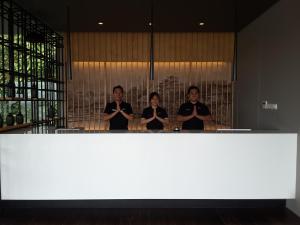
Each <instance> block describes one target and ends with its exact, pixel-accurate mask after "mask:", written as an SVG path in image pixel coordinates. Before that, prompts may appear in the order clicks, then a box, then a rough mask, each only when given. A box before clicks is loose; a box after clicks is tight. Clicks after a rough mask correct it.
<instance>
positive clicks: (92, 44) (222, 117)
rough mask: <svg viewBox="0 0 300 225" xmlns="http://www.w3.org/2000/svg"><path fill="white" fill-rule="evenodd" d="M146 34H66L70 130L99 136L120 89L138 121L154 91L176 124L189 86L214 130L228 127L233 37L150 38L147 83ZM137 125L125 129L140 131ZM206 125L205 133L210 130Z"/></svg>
mask: <svg viewBox="0 0 300 225" xmlns="http://www.w3.org/2000/svg"><path fill="white" fill-rule="evenodd" d="M149 37H150V36H149V33H100V32H98V33H71V49H72V63H71V65H72V73H73V76H72V80H69V81H68V121H69V127H84V128H85V129H86V130H103V129H106V128H107V124H106V123H104V122H103V120H102V116H101V113H102V112H103V110H104V107H105V104H106V103H107V102H108V101H111V100H112V95H111V94H112V87H113V86H115V85H118V84H120V85H122V86H123V87H124V88H125V96H124V98H125V100H126V101H128V102H130V103H131V104H132V106H133V110H134V112H135V113H136V114H137V115H136V116H137V118H139V116H140V113H141V112H142V109H143V108H144V107H146V106H147V105H148V95H149V93H150V92H152V91H157V92H159V93H160V95H161V105H162V106H163V107H165V108H166V109H167V111H168V112H169V115H170V118H171V122H172V123H171V125H170V127H168V128H169V129H172V128H174V127H175V126H178V124H176V123H175V120H174V117H175V115H176V112H177V109H178V108H179V105H180V104H181V103H182V102H184V101H185V100H186V90H187V88H188V86H189V85H192V84H193V85H197V86H199V88H200V90H201V100H202V101H203V102H205V103H206V104H207V105H208V106H209V107H210V109H211V111H212V114H213V115H214V117H215V118H216V120H217V123H218V124H217V126H218V127H230V126H231V123H232V96H233V94H232V82H231V69H232V58H233V34H232V33H155V35H154V40H155V49H154V57H155V76H154V80H149V55H150V53H149V47H150V39H149ZM138 121H139V119H137V120H135V121H134V122H132V123H131V124H130V129H134V130H136V129H137V130H140V129H144V128H143V127H140V125H139V123H138ZM215 127H216V126H215V125H211V126H209V127H207V129H214V128H215Z"/></svg>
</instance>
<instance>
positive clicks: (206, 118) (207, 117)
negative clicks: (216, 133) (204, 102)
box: [196, 115, 212, 121]
mask: <svg viewBox="0 0 300 225" xmlns="http://www.w3.org/2000/svg"><path fill="white" fill-rule="evenodd" d="M196 117H197V118H198V119H200V120H203V121H212V118H211V115H208V116H201V115H197V116H196Z"/></svg>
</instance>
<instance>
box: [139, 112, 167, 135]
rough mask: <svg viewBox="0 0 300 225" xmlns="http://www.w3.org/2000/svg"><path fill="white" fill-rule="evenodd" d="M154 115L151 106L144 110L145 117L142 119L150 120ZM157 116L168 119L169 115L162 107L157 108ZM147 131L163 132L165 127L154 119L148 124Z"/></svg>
mask: <svg viewBox="0 0 300 225" xmlns="http://www.w3.org/2000/svg"><path fill="white" fill-rule="evenodd" d="M153 113H154V109H153V108H152V107H151V106H150V107H148V108H145V109H144V110H143V115H142V118H144V119H150V118H151V117H153ZM156 114H157V116H158V117H160V118H162V119H165V118H168V114H167V112H166V110H164V109H163V108H161V107H159V106H158V107H157V108H156ZM147 129H148V130H163V129H164V125H163V123H162V122H160V121H159V120H158V119H156V118H155V119H154V120H152V121H151V122H149V123H147Z"/></svg>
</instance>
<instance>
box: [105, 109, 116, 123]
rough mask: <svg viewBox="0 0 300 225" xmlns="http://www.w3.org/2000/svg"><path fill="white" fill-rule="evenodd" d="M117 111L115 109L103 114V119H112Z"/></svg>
mask: <svg viewBox="0 0 300 225" xmlns="http://www.w3.org/2000/svg"><path fill="white" fill-rule="evenodd" d="M117 113H118V111H115V112H113V113H111V114H105V115H104V116H103V119H104V121H107V120H110V119H112V118H113V117H115V115H117Z"/></svg>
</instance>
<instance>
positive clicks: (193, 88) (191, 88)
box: [187, 85, 200, 94]
mask: <svg viewBox="0 0 300 225" xmlns="http://www.w3.org/2000/svg"><path fill="white" fill-rule="evenodd" d="M192 90H197V92H198V93H199V94H200V90H199V88H198V87H197V86H195V85H192V86H190V87H189V89H188V91H187V93H188V94H190V93H191V91H192Z"/></svg>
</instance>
